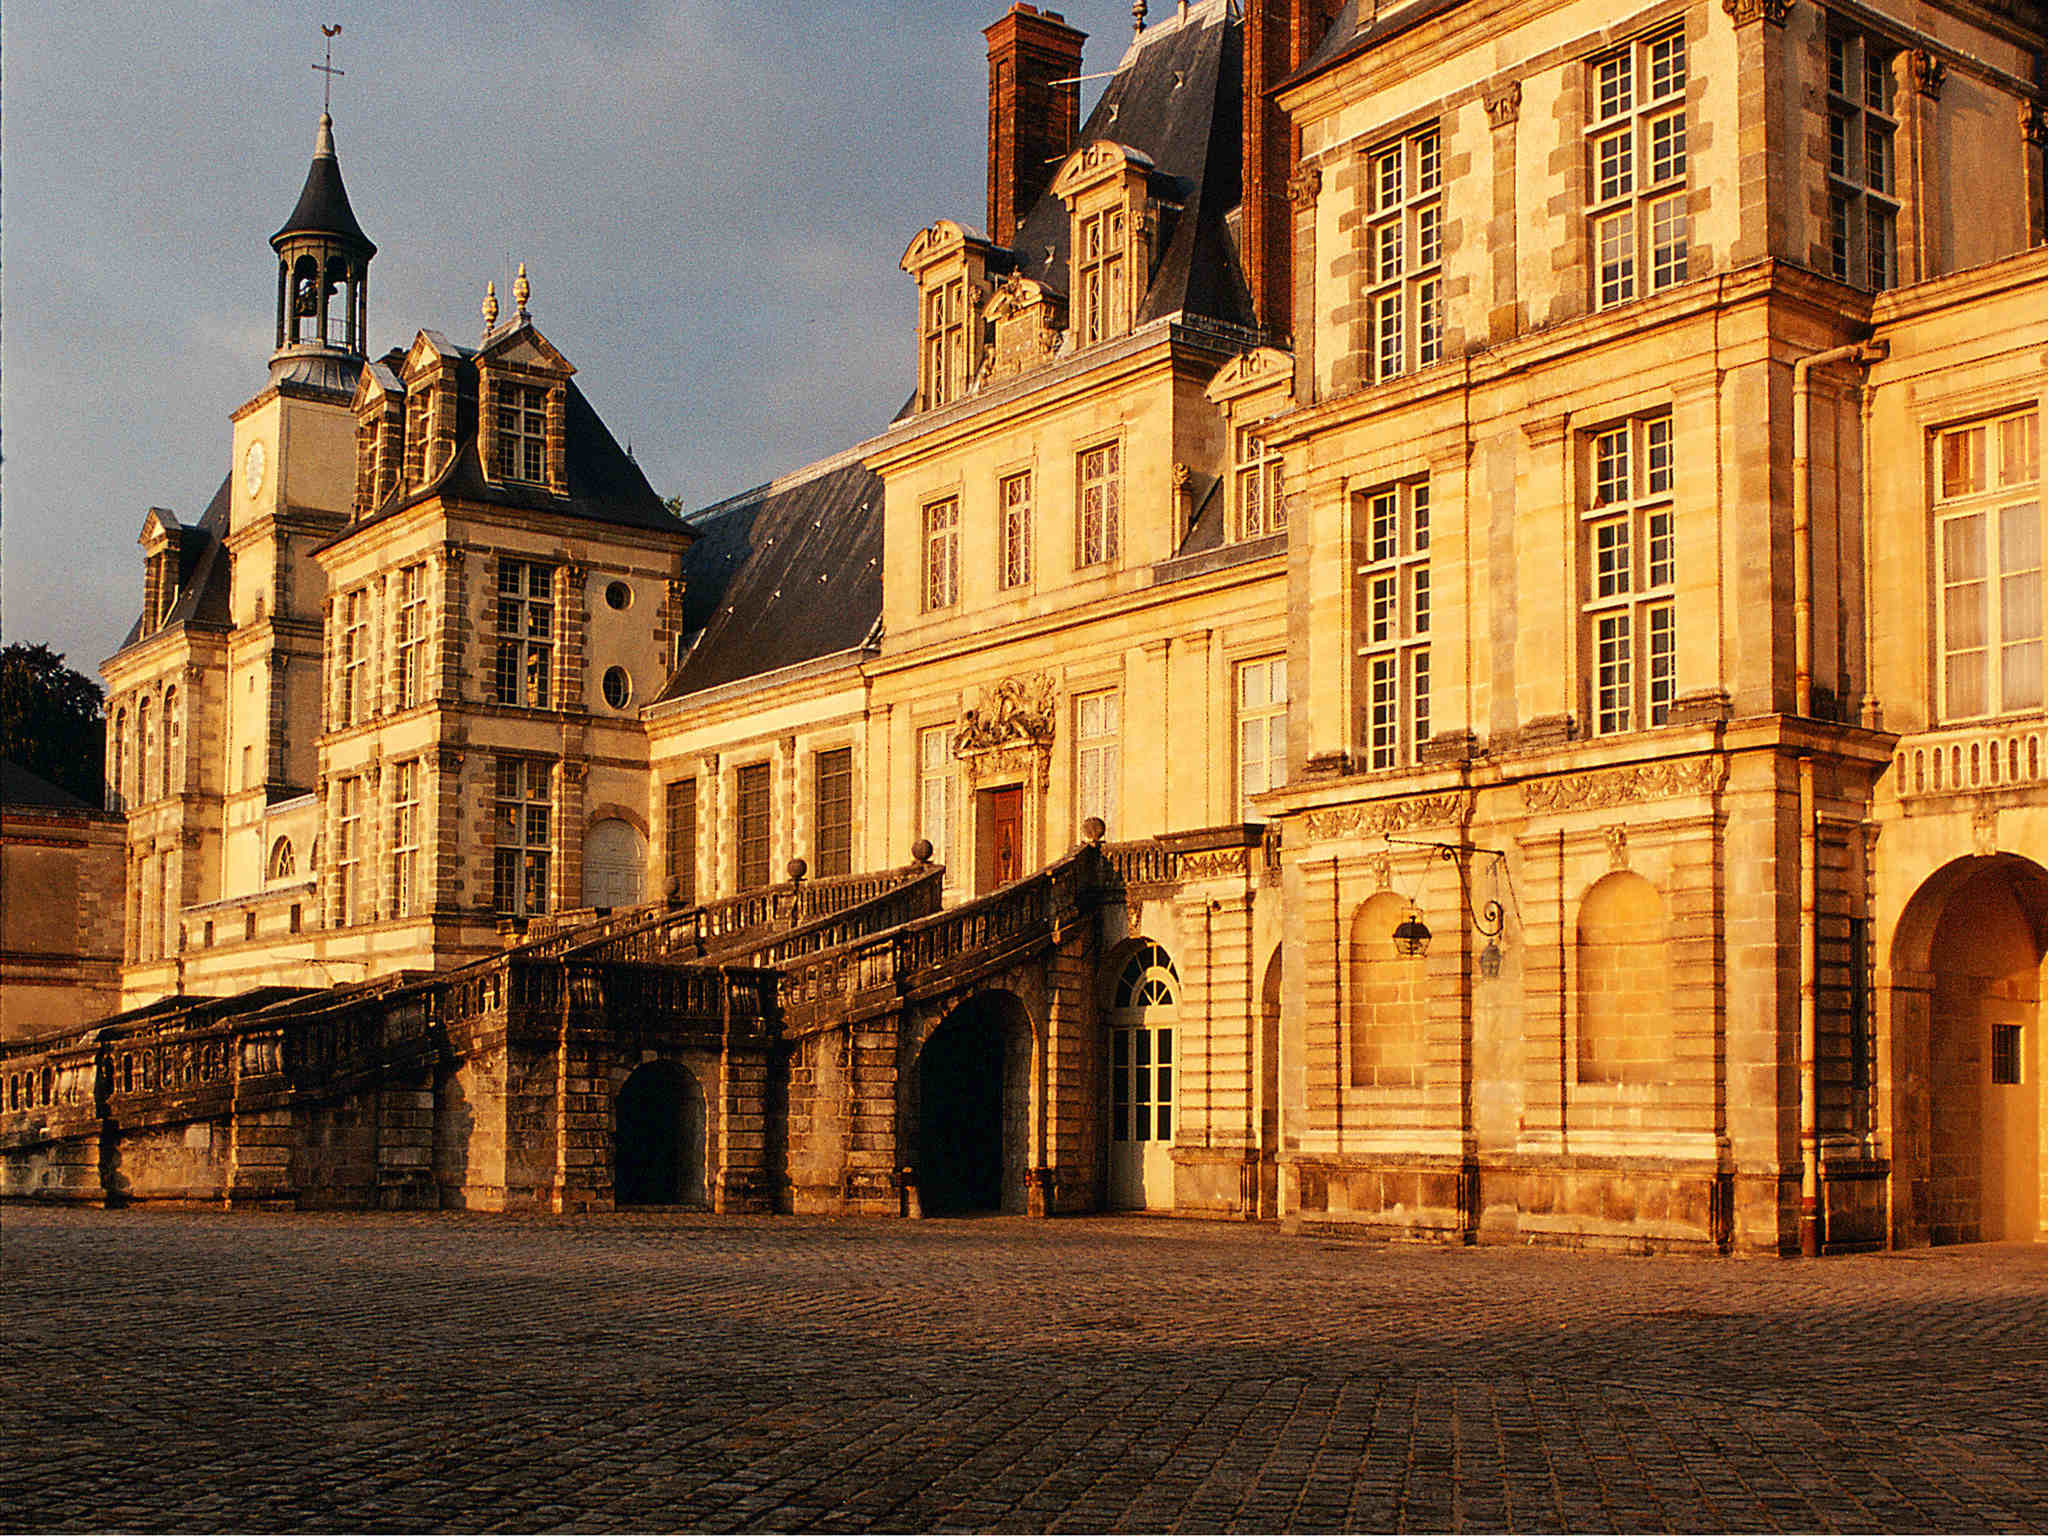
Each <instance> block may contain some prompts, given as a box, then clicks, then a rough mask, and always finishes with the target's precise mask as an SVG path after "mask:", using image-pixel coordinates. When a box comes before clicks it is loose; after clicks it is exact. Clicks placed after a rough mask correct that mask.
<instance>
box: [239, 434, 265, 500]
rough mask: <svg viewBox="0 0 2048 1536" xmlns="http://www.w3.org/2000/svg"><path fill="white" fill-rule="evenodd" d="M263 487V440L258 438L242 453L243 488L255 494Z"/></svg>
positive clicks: (250, 494)
mask: <svg viewBox="0 0 2048 1536" xmlns="http://www.w3.org/2000/svg"><path fill="white" fill-rule="evenodd" d="M262 489H263V440H262V439H261V438H258V439H257V440H256V441H255V442H253V443H251V444H250V445H249V451H248V452H247V453H245V454H243V455H242V490H243V492H244V494H246V495H249V496H254V495H255V494H256V493H257V492H258V491H260V490H262Z"/></svg>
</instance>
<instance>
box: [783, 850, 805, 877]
mask: <svg viewBox="0 0 2048 1536" xmlns="http://www.w3.org/2000/svg"><path fill="white" fill-rule="evenodd" d="M784 868H785V869H786V870H788V872H789V878H790V879H791V880H792V881H797V880H801V879H803V877H804V876H805V875H807V874H809V873H810V870H811V866H810V865H808V864H806V863H805V862H804V860H803V857H802V855H798V856H797V857H796V858H793V859H791V860H790V861H789V863H788V864H786V865H785V866H784Z"/></svg>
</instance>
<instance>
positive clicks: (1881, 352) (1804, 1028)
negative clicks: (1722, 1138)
mask: <svg viewBox="0 0 2048 1536" xmlns="http://www.w3.org/2000/svg"><path fill="white" fill-rule="evenodd" d="M1890 353H1891V344H1890V343H1889V342H1885V341H1863V342H1851V343H1849V344H1848V345H1846V346H1840V347H1830V348H1829V349H1828V350H1827V351H1825V352H1815V353H1813V354H1811V355H1810V356H1807V357H1802V358H1800V359H1798V360H1797V361H1796V362H1794V363H1793V364H1792V699H1793V703H1792V711H1793V713H1794V714H1795V715H1797V716H1798V717H1799V718H1800V719H1802V720H1805V719H1810V718H1811V717H1812V715H1813V483H1812V456H1813V455H1812V443H1811V437H1812V426H1811V422H1810V417H1811V396H1810V395H1809V393H1808V392H1809V390H1810V388H1811V384H1810V382H1809V379H1810V376H1811V374H1812V372H1813V370H1814V369H1816V368H1825V367H1827V366H1829V365H1830V364H1832V363H1845V362H1853V363H1856V364H1859V365H1868V364H1870V363H1876V362H1882V361H1883V360H1884V359H1885V358H1886V357H1887V356H1889V355H1890ZM1864 600H1865V601H1866V602H1868V600H1869V599H1868V595H1867V594H1866V596H1865V599H1864ZM1837 704H1838V706H1839V701H1837ZM1819 843H1820V839H1819V834H1818V829H1817V827H1816V825H1815V815H1814V788H1813V758H1812V756H1811V755H1809V754H1804V753H1802V754H1801V756H1800V759H1799V1251H1800V1253H1801V1254H1803V1255H1805V1256H1806V1257H1808V1258H1814V1257H1817V1256H1818V1255H1819V1253H1820V1251H1821V1246H1822V1241H1823V1234H1822V1231H1821V1211H1820V1068H1819V1059H1820V998H1819V974H1820V953H1819V948H1818V942H1817V941H1818V933H1817V925H1818V920H1819V910H1820V881H1819V874H1818V870H1817V869H1816V867H1815V866H1816V864H1817V863H1818V858H1819V851H1820V850H1819Z"/></svg>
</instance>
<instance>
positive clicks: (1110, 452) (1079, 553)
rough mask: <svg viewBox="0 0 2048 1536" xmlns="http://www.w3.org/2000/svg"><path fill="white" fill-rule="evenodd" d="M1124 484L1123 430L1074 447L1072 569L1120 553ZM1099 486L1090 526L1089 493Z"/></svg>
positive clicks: (1109, 560) (1113, 559) (1110, 560)
mask: <svg viewBox="0 0 2048 1536" xmlns="http://www.w3.org/2000/svg"><path fill="white" fill-rule="evenodd" d="M1105 455H1106V456H1107V457H1106V459H1105V458H1104V456H1105ZM1098 466H1102V467H1098ZM1123 484H1124V439H1123V434H1122V433H1120V432H1119V433H1116V434H1114V435H1112V436H1110V437H1106V438H1104V439H1102V440H1101V441H1100V442H1094V443H1086V444H1083V445H1082V446H1081V447H1079V448H1076V449H1075V450H1074V569H1075V570H1077V571H1085V570H1087V569H1089V568H1090V567H1091V566H1114V565H1115V564H1116V563H1117V559H1118V557H1119V556H1120V555H1121V554H1122V552H1123ZM1098 489H1099V490H1100V492H1101V494H1102V500H1101V503H1100V511H1099V513H1097V514H1093V516H1095V518H1096V521H1095V522H1094V523H1093V524H1092V525H1091V522H1090V518H1091V513H1090V511H1089V495H1090V492H1091V491H1094V490H1098Z"/></svg>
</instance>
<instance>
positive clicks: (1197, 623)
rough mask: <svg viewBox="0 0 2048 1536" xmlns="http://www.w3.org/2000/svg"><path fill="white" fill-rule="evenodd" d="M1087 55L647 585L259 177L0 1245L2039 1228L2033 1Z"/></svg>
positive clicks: (1264, 41) (1396, 11) (1784, 10)
mask: <svg viewBox="0 0 2048 1536" xmlns="http://www.w3.org/2000/svg"><path fill="white" fill-rule="evenodd" d="M1150 9H1152V10H1154V11H1162V12H1165V13H1166V14H1163V15H1159V16H1156V17H1154V18H1152V20H1151V24H1149V25H1147V24H1145V13H1146V11H1147V8H1146V7H1144V6H1140V7H1139V8H1138V12H1139V17H1140V29H1139V31H1138V32H1137V35H1136V37H1135V39H1134V40H1133V41H1131V43H1130V44H1129V46H1128V47H1127V48H1125V50H1124V51H1123V53H1122V55H1121V57H1120V58H1119V59H1118V60H1117V61H1116V62H1115V67H1114V72H1113V74H1111V75H1110V76H1109V78H1108V80H1107V82H1106V84H1105V85H1104V86H1103V87H1102V90H1101V94H1100V97H1099V99H1097V100H1096V101H1095V103H1094V105H1093V106H1092V108H1091V110H1090V113H1089V116H1088V118H1087V120H1086V121H1085V122H1084V121H1082V120H1081V116H1080V102H1081V94H1080V87H1079V85H1078V83H1077V77H1078V76H1079V75H1080V74H1081V73H1082V72H1083V70H1082V59H1083V42H1084V40H1083V38H1082V36H1081V34H1080V33H1079V32H1077V31H1076V30H1074V29H1073V28H1072V27H1070V26H1069V25H1067V23H1066V22H1065V21H1064V20H1063V19H1062V18H1061V17H1060V16H1059V15H1057V14H1055V13H1053V12H1050V11H1043V10H1040V9H1036V8H1034V7H1033V6H1031V5H1027V4H1013V5H1011V6H1010V8H1009V10H1008V11H1007V13H1005V14H1003V15H1001V16H999V17H996V18H995V19H994V21H993V24H992V25H991V26H989V27H988V29H987V33H986V36H987V42H988V61H989V134H988V143H987V146H986V148H987V164H988V206H987V209H986V214H985V218H986V223H985V226H977V225H976V224H975V223H974V222H973V217H974V211H973V210H965V209H950V210H935V212H937V213H940V214H942V215H943V216H941V217H936V218H934V220H933V221H932V222H931V223H930V224H929V225H927V226H926V227H924V228H922V229H918V230H914V231H912V230H906V231H903V232H902V233H903V238H904V240H905V248H904V254H903V258H902V267H903V272H904V274H905V275H904V281H903V290H902V312H903V317H904V325H903V329H902V341H903V362H904V373H905V375H906V376H908V375H909V374H910V373H911V371H912V366H911V364H912V359H913V358H914V360H915V362H914V372H915V379H916V385H915V394H914V396H913V398H912V400H911V402H910V404H909V405H908V406H907V407H906V408H904V409H903V410H902V411H901V412H900V413H899V414H897V415H896V416H895V417H894V419H890V418H889V412H890V411H891V410H893V409H894V406H895V403H896V400H900V398H901V397H900V395H898V396H896V397H895V398H894V399H880V398H878V399H877V401H876V418H875V419H876V420H877V422H878V423H885V424H884V425H881V426H880V427H879V430H878V431H877V432H876V434H875V435H874V436H872V437H870V438H869V439H867V440H866V441H863V442H859V443H855V444H851V445H849V446H847V448H846V449H845V450H844V451H843V452H841V453H838V454H836V455H834V456H832V457H830V458H828V459H826V460H823V461H821V462H819V463H816V464H812V465H808V466H804V467H801V468H796V469H793V470H792V471H791V472H790V473H789V474H787V475H785V476H783V477H782V478H780V479H777V480H775V481H773V482H771V483H770V484H768V485H764V486H761V487H758V488H756V489H754V490H751V491H747V492H745V493H743V494H740V495H737V496H734V497H732V498H731V499H729V500H727V501H724V502H721V503H719V504H717V505H715V506H711V507H707V508H704V509H701V510H699V511H697V512H695V513H692V514H688V515H684V516H680V517H678V516H676V515H674V514H672V513H671V512H670V511H669V510H668V509H667V508H666V507H665V506H664V505H663V503H662V501H661V499H660V498H659V497H658V496H657V495H656V494H655V492H654V490H653V489H652V488H651V487H650V486H649V485H648V483H647V481H646V479H645V478H644V476H643V475H642V474H641V472H640V470H639V468H638V467H637V466H636V465H635V464H634V462H633V461H632V458H631V456H630V455H629V454H627V453H625V452H624V451H623V450H622V449H621V448H620V446H619V444H618V442H617V441H616V440H615V439H614V438H613V436H612V435H611V433H610V432H609V431H608V430H607V428H606V427H605V425H604V423H603V422H602V421H601V420H600V419H599V418H598V416H597V414H596V412H595V411H594V410H593V409H592V407H591V406H590V404H589V402H588V400H587V399H586V397H585V396H584V394H583V393H582V392H581V390H580V389H579V387H578V384H577V382H576V368H575V366H574V364H573V362H572V361H571V359H572V357H573V355H574V351H575V347H574V334H575V330H576V320H575V317H574V316H573V315H548V316H547V321H548V325H549V328H550V330H551V332H552V334H543V331H542V329H541V324H540V320H539V319H537V318H536V315H537V314H538V313H542V312H544V309H543V304H542V301H544V298H545V295H544V294H543V295H541V296H540V299H538V300H537V299H536V297H535V295H534V294H533V292H532V290H531V287H530V285H529V283H528V281H527V278H526V274H525V273H524V271H523V270H521V271H520V272H519V273H517V274H516V275H512V276H511V280H510V282H509V283H507V285H506V287H505V289H504V291H503V292H502V293H500V291H499V289H498V287H497V282H502V281H504V280H505V278H504V276H503V275H501V276H500V277H499V278H498V279H496V280H495V281H494V283H493V286H492V287H491V289H490V291H489V292H488V294H487V295H486V297H485V299H484V304H483V313H482V324H481V326H480V327H479V326H477V325H475V324H473V323H472V324H471V325H469V326H468V327H466V328H464V330H463V339H461V340H457V339H452V338H451V336H449V335H447V334H443V333H441V332H439V331H435V330H419V331H417V332H415V333H413V335H412V339H411V340H410V341H409V342H408V343H407V344H405V345H404V346H401V347H398V348H395V349H393V350H391V351H388V352H386V353H385V354H383V355H382V356H374V357H373V356H371V355H370V353H369V348H368V342H367V337H368V334H369V327H370V322H371V318H372V315H371V309H370V304H369V298H368V295H369V270H370V267H371V266H372V264H373V261H374V259H375V258H376V256H377V247H376V246H375V244H374V243H373V242H372V240H371V239H370V238H369V236H368V235H367V234H366V233H365V232H364V230H363V229H362V227H361V226H360V225H359V223H358V222H357V219H356V216H355V213H354V212H353V209H352V207H351V204H350V201H349V198H348V195H347V192H346V191H345V190H344V187H343V183H342V177H341V170H340V160H339V155H338V152H337V149H336V136H335V132H334V127H333V124H332V123H331V122H330V121H329V120H328V119H327V118H325V117H323V118H322V119H321V122H320V127H319V132H318V137H317V140H316V149H315V156H314V159H313V163H312V168H311V170H310V172H309V174H308V177H307V180H306V184H305V187H304V190H303V192H302V194H301V196H300V198H299V200H298V203H297V204H296V206H295V207H294V208H293V209H292V212H291V215H290V217H289V218H288V219H287V220H286V222H285V224H284V226H283V227H282V228H281V229H280V230H278V232H277V233H276V234H275V235H274V236H272V237H271V246H272V248H273V250H274V252H275V254H276V260H277V283H276V290H275V294H274V296H272V297H273V299H274V310H275V316H276V336H275V350H274V352H273V353H272V356H271V359H270V364H269V376H268V379H267V380H265V381H263V382H262V387H261V388H260V389H258V390H257V392H256V393H255V394H254V395H253V396H252V397H251V398H250V399H249V400H248V401H247V402H246V403H244V404H242V405H241V406H240V407H239V408H237V409H235V410H233V412H232V414H231V418H230V419H231V422H232V436H231V446H230V448H229V454H230V457H229V462H228V464H227V472H226V475H225V478H224V479H223V481H222V482H221V485H220V488H219V490H218V491H217V492H216V493H215V495H214V497H213V499H212V501H211V502H210V503H209V504H207V505H206V506H205V507H204V508H203V509H202V510H200V511H198V512H197V513H196V514H189V513H180V512H178V511H175V510H171V509H167V508H162V507H152V508H150V509H149V511H148V513H147V515H146V517H145V519H144V522H143V526H142V531H141V544H142V554H143V561H142V564H143V571H142V576H143V580H142V607H141V612H140V614H139V616H138V618H137V620H136V623H135V626H134V628H133V630H132V631H131V632H130V634H129V636H128V639H127V641H126V642H125V643H124V644H123V646H122V647H121V649H120V650H119V651H118V652H117V653H116V654H115V655H114V656H113V657H112V658H111V659H109V660H108V661H107V663H106V665H105V677H106V682H107V687H108V693H109V725H108V743H109V748H108V751H109V757H108V765H107V767H108V772H107V777H108V781H109V784H110V786H111V802H112V803H111V804H110V806H109V807H108V809H109V810H110V811H114V812H118V813H120V815H121V816H122V817H123V818H125V820H124V823H123V825H124V826H125V871H124V873H125V882H124V887H125V896H124V897H123V898H122V902H123V905H122V909H121V917H122V921H121V923H120V929H121V932H122V934H123V939H122V943H123V949H122V953H121V963H120V967H119V996H118V998H109V999H106V1000H105V1001H104V1002H102V1003H100V1004H99V1005H98V1006H96V1007H95V1008H93V1009H87V1010H83V1011H81V1008H80V1005H79V1004H78V1003H77V1001H76V1000H75V999H71V1000H66V999H65V998H63V997H62V996H61V995H59V994H58V993H53V994H52V995H51V1000H50V1001H49V1002H48V1003H47V1005H46V1007H45V1011H43V1012H41V1013H32V1016H26V1017H24V1016H23V1015H22V1011H21V1010H17V1009H15V1008H14V1007H13V1006H12V1002H11V1000H10V1007H9V1011H8V1013H7V1015H6V1019H7V1038H6V1039H5V1041H4V1044H0V1095H4V1098H0V1174H4V1191H5V1193H6V1194H8V1195H10V1196H13V1197H21V1198H40V1199H52V1200H60V1199H61V1200H81V1201H110V1200H144V1199H176V1200H204V1201H225V1202H228V1203H230V1204H236V1203H246V1202H265V1203H269V1202H292V1203H297V1204H300V1205H330V1204H331V1205H357V1206H376V1205H382V1206H451V1207H468V1208H481V1209H514V1208H526V1209H535V1208H538V1209H552V1210H564V1209H590V1208H596V1209H602V1208H607V1207H610V1206H612V1205H614V1204H621V1203H631V1202H654V1203H660V1202H675V1203H682V1204H701V1205H708V1206H710V1207H712V1208H714V1209H717V1210H724V1211H737V1210H794V1211H803V1212H858V1213H872V1214H875V1215H899V1214H916V1213H920V1212H925V1213H931V1212H940V1211H948V1210H960V1209H977V1208H989V1209H1002V1210H1009V1211H1015V1212H1029V1213H1032V1214H1046V1215H1051V1214H1056V1213H1064V1212H1082V1211H1092V1210H1101V1209H1135V1210H1147V1211H1160V1212H1169V1211H1170V1212H1178V1213H1184V1214H1199V1215H1208V1216H1219V1217H1222V1216H1227V1217H1240V1218H1246V1219H1254V1218H1278V1219H1280V1220H1281V1221H1283V1222H1285V1223H1288V1224H1291V1225H1293V1226H1296V1227H1310V1228H1342V1229H1344V1230H1352V1231H1361V1232H1371V1233H1379V1234H1385V1235H1395V1236H1405V1237H1430V1238H1437V1239H1441V1240H1443V1241H1447V1242H1453V1243H1457V1242H1467V1243H1470V1242H1559V1243H1569V1244H1606V1245H1620V1246H1631V1247H1668V1248H1673V1249H1694V1250H1699V1251H1703V1252H1713V1251H1721V1252H1744V1253H1753V1252H1762V1253H1795V1252H1801V1251H1806V1252H1819V1251H1829V1252H1832V1251H1844V1250H1854V1249H1862V1248H1870V1247H1876V1246H1883V1245H1887V1244H1897V1245H1914V1244H1925V1243H1931V1242H1934V1243H1938V1242H1957V1241H1979V1240H1993V1239H2020V1240H2028V1239H2039V1238H2041V1237H2042V1236H2043V1235H2044V1231H2048V1153H2044V1136H2048V1117H2044V1114H2043V1095H2042V1086H2041V1084H2042V1081H2043V1077H2044V1073H2048V1049H2044V1046H2043V1043H2042V1023H2043V1020H2042V1016H2041V1008H2040V995H2041V978H2042V965H2043V953H2044V947H2048V763H2044V761H2043V757H2044V751H2043V749H2044V747H2048V708H2044V699H2043V661H2042V647H2043V619H2042V598H2041V579H2042V538H2041V499H2040V484H2041V448H2040V444H2041V418H2042V413H2043V408H2044V400H2048V248H2044V240H2048V192H2044V164H2043V152H2044V140H2048V118H2044V87H2043V84H2042V80H2043V74H2042V59H2043V54H2044V47H2048V19H2044V14H2043V11H2042V8H2041V7H2040V6H2039V5H2038V4H2034V3H2025V0H1930V3H1928V4H1923V5H1917V6H1912V7H1902V6H1898V5H1895V4H1890V3H1888V0H1871V3H1867V4H1865V3H1856V4H1851V3H1848V0H1841V3H1839V4H1834V5H1824V4H1816V3H1812V0H1690V3H1688V0H1671V3H1660V4H1653V5H1647V6H1641V5H1635V4H1624V3H1618V0H1571V3H1566V4H1535V3H1520V4H1484V5H1482V4H1476V3H1458V0H1405V3H1403V0H1392V3H1385V4H1381V5H1378V6H1364V5H1352V4H1343V5H1341V6H1339V5H1328V4H1319V3H1317V0H1240V3H1237V4H1231V3H1229V0H1201V3H1198V4H1183V5H1180V6H1178V7H1166V6H1158V7H1152V8H1150ZM959 152H960V153H961V154H963V155H968V156H972V155H974V154H975V153H976V147H975V146H973V145H961V146H959ZM281 200H282V199H280V201H281ZM387 238H388V239H390V240H392V241H394V242H396V243H398V244H399V245H401V246H402V244H403V232H392V233H389V234H387ZM265 297H266V296H264V295H260V294H251V296H250V298H251V303H252V307H253V306H255V305H260V304H261V303H263V302H265ZM257 366H260V359H254V360H252V369H254V368H255V367H257ZM608 387H611V388H614V389H616V388H618V387H620V386H619V384H618V383H617V382H616V381H614V382H613V383H612V384H611V385H610V386H608ZM628 387H630V385H628ZM226 403H227V402H223V404H224V405H225V404H226ZM144 494H146V493H144ZM138 499H139V498H138ZM12 825H13V824H12V823H11V822H10V834H9V835H10V836H12V835H13V833H12ZM67 835H68V834H67ZM79 835H80V836H84V837H88V838H89V837H90V836H91V835H92V834H91V832H90V829H89V828H88V829H86V830H85V831H82V832H81V833H80V834H79ZM5 867H6V869H7V870H8V872H9V873H8V878H9V879H10V881H13V880H14V879H15V878H16V876H15V874H14V871H15V869H16V867H17V863H16V861H15V860H14V859H13V858H12V856H10V860H9V862H8V863H7V865H6V866H5ZM22 867H26V866H22ZM80 890H81V892H82V893H83V892H85V887H84V886H81V887H80ZM81 899H86V898H85V896H84V895H83V894H82V895H81ZM102 899H103V900H105V899H110V898H102ZM52 921H54V919H52ZM67 931H68V930H67ZM107 984H109V983H106V982H102V985H107ZM60 991H61V989H60ZM113 1007H119V1008H120V1009H122V1010H124V1011H121V1012H118V1013H114V1014H112V1015H111V1016H107V1017H103V1018H100V1019H99V1021H98V1022H84V1021H83V1019H84V1017H85V1016H87V1015H89V1014H92V1013H105V1012H106V1010H107V1009H109V1008H113Z"/></svg>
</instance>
